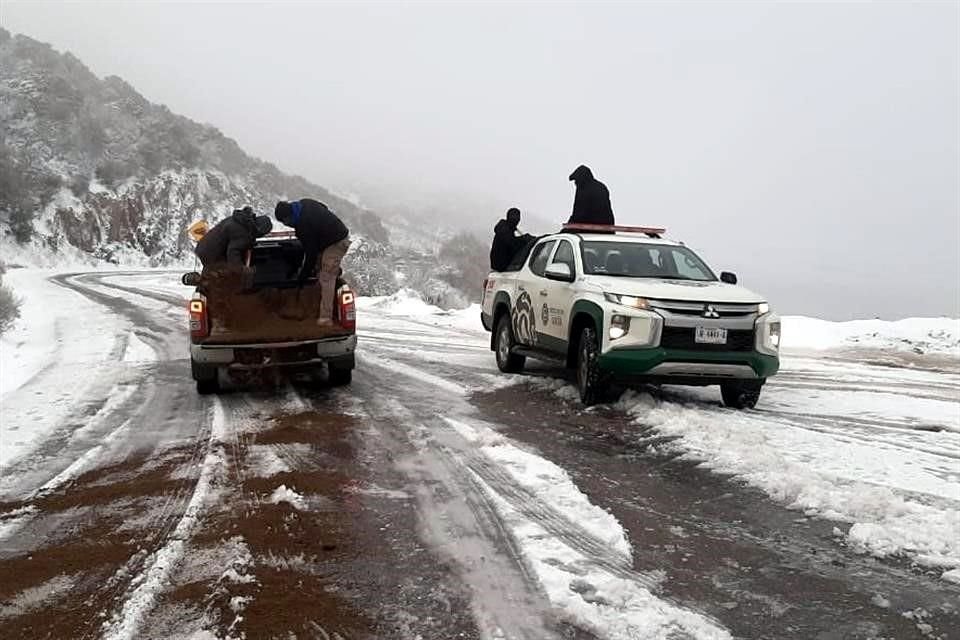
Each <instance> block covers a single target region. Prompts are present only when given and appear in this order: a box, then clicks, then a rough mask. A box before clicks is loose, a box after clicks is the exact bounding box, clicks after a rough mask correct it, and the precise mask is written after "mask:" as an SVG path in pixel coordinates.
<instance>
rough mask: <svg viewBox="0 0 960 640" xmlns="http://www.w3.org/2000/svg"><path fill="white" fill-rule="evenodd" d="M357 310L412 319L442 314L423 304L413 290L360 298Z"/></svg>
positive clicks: (440, 311)
mask: <svg viewBox="0 0 960 640" xmlns="http://www.w3.org/2000/svg"><path fill="white" fill-rule="evenodd" d="M357 309H359V310H360V311H366V310H371V311H377V312H379V313H384V314H387V315H391V316H412V317H418V316H429V315H433V314H437V313H443V310H442V309H440V308H439V307H435V306H433V305H429V304H427V303H426V302H424V301H423V298H421V297H420V294H419V293H417V292H416V291H414V290H413V289H400V290H399V291H397V292H396V293H394V294H392V295H389V296H366V297H364V296H361V297H359V298H357Z"/></svg>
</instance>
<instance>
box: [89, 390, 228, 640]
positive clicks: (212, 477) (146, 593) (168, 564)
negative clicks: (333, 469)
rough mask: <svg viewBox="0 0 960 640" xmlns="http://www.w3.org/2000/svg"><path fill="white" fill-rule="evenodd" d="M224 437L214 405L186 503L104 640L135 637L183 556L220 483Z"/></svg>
mask: <svg viewBox="0 0 960 640" xmlns="http://www.w3.org/2000/svg"><path fill="white" fill-rule="evenodd" d="M226 436H227V416H226V411H225V409H224V407H223V405H222V404H221V403H220V402H219V401H215V404H214V414H213V420H212V421H211V428H210V433H209V437H208V438H207V440H206V441H205V443H204V444H203V445H202V446H200V447H198V448H197V449H196V450H195V451H196V453H197V454H198V457H199V454H200V453H201V452H202V453H203V462H202V463H201V465H200V475H199V477H198V478H197V482H196V484H195V485H194V486H193V491H192V493H191V495H190V499H189V502H188V503H187V505H186V508H185V509H184V510H183V513H182V515H181V517H180V518H179V520H176V521H174V520H173V519H172V518H171V519H168V522H169V524H168V526H167V527H166V529H165V531H163V532H162V533H161V534H160V535H158V538H159V539H161V540H163V541H164V542H163V544H162V546H160V547H159V548H158V549H157V550H156V551H154V552H153V553H152V554H151V556H150V557H149V558H148V559H147V561H146V565H147V566H146V568H145V570H143V571H142V572H141V573H140V574H139V575H138V576H137V577H136V578H134V580H133V582H132V583H131V587H132V588H131V590H130V591H129V593H128V594H127V595H126V597H125V598H124V601H123V604H122V606H121V608H120V611H119V612H118V613H117V614H115V615H114V617H113V618H112V619H111V620H109V621H108V622H105V623H104V625H103V628H104V635H103V637H104V640H133V638H136V637H137V634H138V632H139V628H140V623H141V622H142V620H143V618H144V617H145V616H146V615H147V614H148V613H149V612H150V611H151V610H152V609H153V606H154V604H155V602H156V600H157V597H158V596H159V594H160V592H161V591H162V590H163V588H164V585H165V584H166V583H167V581H168V578H169V576H170V574H171V572H172V571H173V569H174V568H175V567H176V565H177V563H178V562H179V560H180V558H181V557H182V556H183V553H184V551H185V549H186V545H187V542H188V540H189V538H190V536H191V535H192V534H193V532H194V531H195V530H196V528H197V525H198V524H199V521H200V518H201V516H202V512H203V509H204V506H205V503H206V502H208V501H209V500H210V499H211V496H212V494H214V493H215V491H216V485H218V484H222V483H223V476H224V475H225V473H224V467H225V466H226V461H225V457H224V455H223V452H222V449H223V442H224V440H225V438H226ZM198 440H199V439H198ZM167 513H170V511H169V510H168V511H167ZM174 522H175V524H174Z"/></svg>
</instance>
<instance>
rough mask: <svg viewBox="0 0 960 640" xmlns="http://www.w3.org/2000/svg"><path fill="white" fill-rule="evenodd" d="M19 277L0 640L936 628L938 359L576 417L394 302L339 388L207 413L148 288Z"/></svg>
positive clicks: (947, 486)
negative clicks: (726, 397)
mask: <svg viewBox="0 0 960 640" xmlns="http://www.w3.org/2000/svg"><path fill="white" fill-rule="evenodd" d="M49 275H50V274H44V273H41V272H37V271H28V270H16V269H14V270H11V271H10V272H8V274H7V276H6V280H7V281H8V282H10V284H11V285H12V286H14V287H15V288H16V289H17V290H18V293H20V294H21V295H23V296H25V297H27V298H28V299H27V304H26V306H25V308H24V320H25V322H24V323H21V326H20V327H19V328H18V329H16V330H14V331H13V332H11V333H10V334H9V335H7V336H4V338H3V342H2V350H3V353H2V355H0V366H2V380H0V393H2V396H0V398H2V408H0V637H2V638H7V637H23V638H35V637H36V638H42V637H49V638H75V637H76V638H101V637H102V638H243V637H246V638H266V637H283V638H287V637H298V638H343V639H347V638H351V639H354V638H409V639H414V638H424V639H432V638H443V639H446V638H525V639H541V638H611V639H620V638H624V639H626V638H629V639H637V638H732V637H742V638H796V639H798V640H799V639H804V640H806V639H809V638H838V639H839V638H865V639H866V638H877V639H879V638H958V637H960V631H958V629H960V613H958V607H960V584H958V582H960V398H958V389H960V375H958V371H957V366H956V359H955V358H952V357H949V356H943V357H939V358H935V359H925V358H923V357H918V356H911V355H909V353H907V354H893V355H891V353H890V352H889V351H884V352H882V353H880V354H878V353H875V352H867V351H862V350H861V351H846V352H844V353H843V354H839V353H836V352H824V353H818V354H815V355H814V354H812V353H811V354H808V355H805V356H798V357H788V358H785V359H784V370H783V372H782V374H781V375H780V376H779V377H777V378H776V379H775V380H773V381H772V382H771V383H770V384H769V385H768V386H767V387H766V389H765V392H764V397H763V398H762V399H761V404H760V406H759V408H758V409H757V410H756V411H750V412H734V411H728V410H726V409H723V408H722V407H721V406H720V404H719V397H718V396H719V393H718V392H717V390H716V389H710V388H708V389H684V388H667V389H663V390H659V391H657V390H649V389H648V390H641V391H639V392H629V393H628V394H626V395H625V396H624V397H623V398H622V399H621V400H620V402H619V403H617V404H616V405H612V406H603V407H597V408H594V409H591V410H584V409H583V408H582V407H580V406H579V404H578V403H577V402H576V401H574V399H573V398H574V395H575V394H574V393H573V390H572V388H571V387H570V386H569V384H568V383H567V381H566V380H565V379H564V378H563V372H562V371H557V370H555V369H551V368H549V367H544V366H541V365H537V364H536V363H530V366H529V371H528V372H527V373H526V374H525V375H522V376H509V377H508V376H502V375H500V374H499V373H498V372H497V371H496V368H495V365H494V362H493V356H492V354H491V353H490V352H489V350H488V340H489V338H488V336H487V334H486V333H484V332H483V331H482V330H481V329H480V327H479V318H478V317H477V314H476V312H475V310H471V311H468V312H459V313H455V314H442V313H437V312H436V310H433V309H430V308H427V307H426V306H425V305H423V304H422V303H419V302H417V301H415V300H410V299H407V298H404V297H403V296H398V297H395V298H392V299H382V300H369V301H363V302H364V304H363V306H362V308H361V311H360V318H359V322H360V326H361V329H360V338H361V351H360V353H359V360H358V365H359V368H358V370H357V372H356V373H355V377H354V384H353V385H352V387H350V388H348V389H339V390H330V389H323V388H317V387H315V386H310V385H306V384H301V383H296V382H284V383H282V384H280V385H279V386H270V387H260V388H252V389H251V388H247V389H237V390H235V391H234V392H231V393H226V394H223V395H222V396H220V397H218V398H208V397H199V396H197V395H196V394H195V392H194V388H193V383H192V381H191V380H190V377H189V362H188V360H187V350H186V335H185V329H184V326H185V317H184V316H185V313H184V304H183V298H184V297H185V296H186V294H187V293H188V290H187V289H186V288H184V287H182V286H180V285H179V283H178V282H177V278H178V275H177V274H174V273H167V274H163V273H150V272H140V273H137V272H100V273H90V274H74V275H58V276H53V277H52V279H50V280H48V279H47V277H48V276H49ZM874 342H876V341H874ZM941 355H942V354H941ZM878 362H883V364H884V366H879V365H878V364H877V363H878ZM891 362H894V363H900V364H902V365H903V366H899V367H892V366H889V365H890V364H891ZM931 366H933V367H934V368H930V367H931Z"/></svg>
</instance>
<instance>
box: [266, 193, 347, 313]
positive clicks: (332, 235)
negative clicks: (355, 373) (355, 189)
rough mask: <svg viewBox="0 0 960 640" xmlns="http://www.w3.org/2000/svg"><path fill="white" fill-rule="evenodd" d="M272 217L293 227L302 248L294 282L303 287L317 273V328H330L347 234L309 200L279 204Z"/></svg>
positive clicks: (344, 227)
mask: <svg viewBox="0 0 960 640" xmlns="http://www.w3.org/2000/svg"><path fill="white" fill-rule="evenodd" d="M274 214H275V215H276V217H277V220H279V221H280V222H282V223H284V224H285V225H287V226H288V227H293V229H294V231H295V232H296V234H297V239H298V240H300V245H301V246H302V247H303V263H302V265H301V267H300V269H299V273H298V275H297V282H299V283H300V285H301V286H302V285H303V283H304V282H305V281H306V280H307V279H308V278H309V277H310V276H311V274H313V272H314V271H316V273H317V283H318V284H319V285H320V314H319V316H318V317H317V324H318V325H324V324H333V298H334V295H335V294H336V284H337V276H338V275H339V274H340V262H341V261H342V260H343V257H344V256H345V255H347V250H348V249H349V248H350V239H349V236H350V231H349V230H348V229H347V225H345V224H343V221H342V220H340V218H338V217H337V216H336V215H335V214H334V213H333V212H332V211H330V209H328V208H327V205H325V204H323V203H322V202H317V201H316V200H311V199H310V198H302V199H300V200H294V201H293V202H285V201H280V202H278V203H277V206H276V209H275V210H274Z"/></svg>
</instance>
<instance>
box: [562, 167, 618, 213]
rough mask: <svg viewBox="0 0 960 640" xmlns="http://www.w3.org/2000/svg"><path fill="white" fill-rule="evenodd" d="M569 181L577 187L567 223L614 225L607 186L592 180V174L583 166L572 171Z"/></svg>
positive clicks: (594, 179)
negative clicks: (571, 211)
mask: <svg viewBox="0 0 960 640" xmlns="http://www.w3.org/2000/svg"><path fill="white" fill-rule="evenodd" d="M570 180H572V181H573V182H574V184H576V185H577V193H576V195H575V196H574V197H573V213H572V214H571V215H570V220H568V221H567V222H568V223H575V222H579V223H584V224H614V222H613V207H611V206H610V191H608V190H607V185H605V184H603V183H602V182H600V181H599V180H597V179H596V178H594V177H593V172H592V171H590V168H589V167H587V166H585V165H580V166H579V167H577V168H576V169H574V171H573V173H571V174H570Z"/></svg>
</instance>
